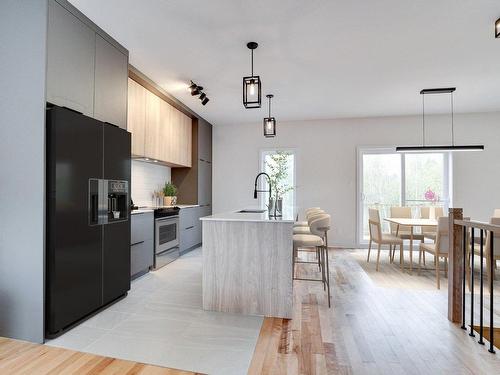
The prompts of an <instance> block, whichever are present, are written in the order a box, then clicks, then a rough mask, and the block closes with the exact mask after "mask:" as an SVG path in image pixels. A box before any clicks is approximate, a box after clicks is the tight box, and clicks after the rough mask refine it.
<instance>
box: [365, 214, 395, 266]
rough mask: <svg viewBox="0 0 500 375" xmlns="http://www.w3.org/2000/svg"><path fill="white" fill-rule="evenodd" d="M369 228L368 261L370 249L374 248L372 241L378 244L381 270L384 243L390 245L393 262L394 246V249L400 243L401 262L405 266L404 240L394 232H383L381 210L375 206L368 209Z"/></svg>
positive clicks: (367, 259) (378, 259) (368, 260)
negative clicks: (381, 251)
mask: <svg viewBox="0 0 500 375" xmlns="http://www.w3.org/2000/svg"><path fill="white" fill-rule="evenodd" d="M368 228H369V232H370V242H369V244H368V257H367V258H366V261H367V262H370V251H371V248H372V243H376V244H377V246H378V247H377V271H378V270H379V262H380V250H381V247H382V245H389V260H390V262H391V263H392V261H393V257H392V256H391V250H392V246H394V249H395V248H396V245H399V251H400V264H401V267H403V263H402V260H403V240H402V239H401V238H399V237H396V236H395V235H393V234H392V233H383V232H382V224H381V223H380V213H379V210H377V209H375V208H369V209H368Z"/></svg>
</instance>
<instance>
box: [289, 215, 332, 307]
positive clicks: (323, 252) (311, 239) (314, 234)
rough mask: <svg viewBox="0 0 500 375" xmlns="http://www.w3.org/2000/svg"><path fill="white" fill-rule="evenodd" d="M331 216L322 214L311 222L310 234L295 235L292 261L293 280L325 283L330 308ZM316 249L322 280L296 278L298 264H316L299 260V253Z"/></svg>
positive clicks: (324, 287)
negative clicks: (329, 252)
mask: <svg viewBox="0 0 500 375" xmlns="http://www.w3.org/2000/svg"><path fill="white" fill-rule="evenodd" d="M330 219H331V217H330V215H328V214H321V215H319V216H316V217H315V218H314V219H313V220H312V221H311V222H310V229H311V233H310V234H294V235H293V256H292V258H293V260H292V267H293V268H292V280H304V281H320V282H322V283H323V290H325V289H327V291H328V307H330V306H331V302H330V300H331V297H330V266H329V261H328V231H329V230H330V225H331V224H330ZM311 247H314V248H316V249H317V251H318V259H319V262H320V271H321V278H320V279H315V278H299V277H296V276H295V265H296V264H297V263H316V262H310V261H302V260H299V259H298V253H299V251H303V250H304V249H307V248H311Z"/></svg>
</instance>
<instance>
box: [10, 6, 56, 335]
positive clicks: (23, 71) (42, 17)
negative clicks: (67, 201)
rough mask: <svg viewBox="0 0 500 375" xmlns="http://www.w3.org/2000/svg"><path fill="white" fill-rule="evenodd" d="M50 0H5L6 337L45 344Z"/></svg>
mask: <svg viewBox="0 0 500 375" xmlns="http://www.w3.org/2000/svg"><path fill="white" fill-rule="evenodd" d="M46 30H47V1H46V0H2V1H0V51H2V52H1V55H2V57H1V58H0V87H1V88H2V89H1V90H0V113H1V116H0V336H7V337H13V338H18V339H24V340H29V341H35V342H43V336H44V303H43V300H44V269H45V260H44V234H45V231H44V219H45V212H44V209H45V204H44V202H45V143H44V142H45V62H46V38H47V31H46Z"/></svg>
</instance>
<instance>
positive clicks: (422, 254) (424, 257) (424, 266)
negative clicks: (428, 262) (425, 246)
mask: <svg viewBox="0 0 500 375" xmlns="http://www.w3.org/2000/svg"><path fill="white" fill-rule="evenodd" d="M422 256H423V258H424V267H425V251H424V253H423V254H422Z"/></svg>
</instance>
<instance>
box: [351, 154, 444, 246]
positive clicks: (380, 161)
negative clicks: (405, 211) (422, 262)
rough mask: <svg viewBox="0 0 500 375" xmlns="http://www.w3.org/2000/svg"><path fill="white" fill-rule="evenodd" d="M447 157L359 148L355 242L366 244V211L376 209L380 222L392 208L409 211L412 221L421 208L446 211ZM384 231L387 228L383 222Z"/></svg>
mask: <svg viewBox="0 0 500 375" xmlns="http://www.w3.org/2000/svg"><path fill="white" fill-rule="evenodd" d="M450 157H451V156H450V155H449V154H448V153H429V154H427V153H418V154H399V153H395V152H394V149H393V148H390V149H388V148H361V149H359V152H358V215H357V216H358V242H359V243H366V242H367V240H368V238H369V233H368V208H377V209H379V211H380V216H381V219H382V220H383V219H384V218H385V217H389V216H390V208H391V206H401V205H402V206H409V207H412V214H413V216H414V217H418V216H419V215H420V210H419V208H420V207H421V206H437V207H444V208H445V210H447V209H448V207H449V204H450V196H451V194H450V191H451V189H450V178H449V171H450V168H449V164H450ZM383 229H384V230H386V231H388V230H389V226H388V224H387V223H386V222H384V221H383Z"/></svg>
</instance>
